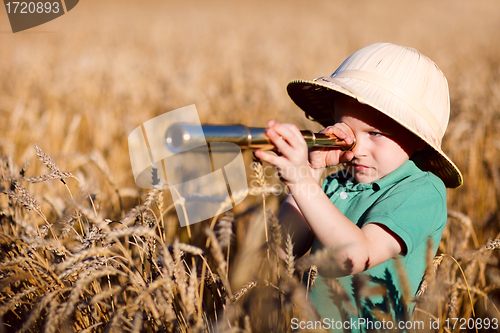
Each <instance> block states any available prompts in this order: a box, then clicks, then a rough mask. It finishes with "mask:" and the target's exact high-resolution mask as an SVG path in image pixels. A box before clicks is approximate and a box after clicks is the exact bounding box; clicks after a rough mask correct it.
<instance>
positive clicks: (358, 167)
mask: <svg viewBox="0 0 500 333" xmlns="http://www.w3.org/2000/svg"><path fill="white" fill-rule="evenodd" d="M348 166H349V167H352V168H354V169H355V170H356V171H366V170H368V169H370V167H369V166H366V165H364V164H359V163H349V164H348Z"/></svg>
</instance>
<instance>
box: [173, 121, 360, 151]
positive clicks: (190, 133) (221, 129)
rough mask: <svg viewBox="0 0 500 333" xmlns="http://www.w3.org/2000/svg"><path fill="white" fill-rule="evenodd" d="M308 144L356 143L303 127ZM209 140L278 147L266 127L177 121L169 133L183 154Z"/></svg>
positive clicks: (247, 146) (345, 146) (346, 146)
mask: <svg viewBox="0 0 500 333" xmlns="http://www.w3.org/2000/svg"><path fill="white" fill-rule="evenodd" d="M300 133H301V134H302V136H303V137H304V140H305V141H306V143H307V146H308V147H338V148H340V149H342V150H350V149H352V148H353V147H354V145H355V144H356V142H353V143H352V144H350V145H349V144H347V143H346V142H345V141H344V140H342V139H339V138H338V137H336V136H335V135H333V134H324V133H314V132H312V131H309V130H301V131H300ZM206 142H209V143H210V142H229V143H234V144H236V145H238V146H239V147H240V148H241V149H265V150H273V149H274V148H275V146H274V145H273V144H272V143H271V141H270V140H269V138H268V137H267V136H266V128H263V127H247V126H245V125H201V130H200V126H197V125H192V124H187V123H177V124H174V125H171V126H170V127H169V128H168V129H167V131H166V133H165V143H166V145H167V147H168V149H169V150H170V151H172V152H173V153H180V152H182V151H186V150H189V149H193V148H196V147H204V146H205V145H206Z"/></svg>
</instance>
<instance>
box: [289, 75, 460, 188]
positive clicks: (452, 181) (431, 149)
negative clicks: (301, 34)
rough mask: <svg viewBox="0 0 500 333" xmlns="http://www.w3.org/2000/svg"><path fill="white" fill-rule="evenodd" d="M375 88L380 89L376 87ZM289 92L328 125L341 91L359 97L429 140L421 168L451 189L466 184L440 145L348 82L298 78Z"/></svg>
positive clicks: (296, 101) (308, 115) (422, 157)
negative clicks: (343, 83)
mask: <svg viewBox="0 0 500 333" xmlns="http://www.w3.org/2000/svg"><path fill="white" fill-rule="evenodd" d="M372 88H373V89H376V87H372ZM287 91H288V94H289V95H290V97H291V99H292V100H293V101H294V102H295V104H297V106H298V107H300V108H301V109H302V110H303V111H304V112H305V113H306V116H307V117H308V118H309V119H311V120H313V121H316V122H319V123H320V124H321V125H323V126H325V127H326V126H330V125H333V124H334V123H335V115H334V113H333V108H332V105H333V100H334V99H335V97H336V96H338V94H339V93H340V94H343V95H347V96H349V97H352V98H355V99H357V100H358V101H359V102H361V103H363V104H367V105H369V106H371V107H372V108H374V109H376V110H378V111H380V112H381V113H383V114H385V115H386V116H388V117H390V118H391V119H393V120H394V121H396V122H397V123H398V124H400V125H401V126H403V127H405V128H406V129H408V130H409V131H410V132H412V133H413V134H415V135H416V136H417V137H419V138H420V139H422V140H423V141H424V142H425V143H427V146H426V147H425V148H424V150H423V151H422V152H421V153H420V154H421V158H420V167H421V168H422V169H423V170H425V171H430V172H432V173H434V174H435V175H436V176H438V177H439V178H440V179H441V180H442V181H443V182H444V184H445V186H446V187H448V188H457V187H460V186H461V185H462V184H463V177H462V174H461V172H460V170H459V169H458V167H457V166H456V165H455V164H454V163H453V162H452V161H451V159H450V158H449V157H448V156H447V155H446V154H445V153H444V152H443V151H442V149H441V147H440V146H439V145H438V144H436V143H435V142H433V141H431V140H429V139H427V138H426V137H425V136H423V135H422V134H420V133H419V132H418V131H416V130H415V129H413V128H412V127H411V126H409V125H408V124H406V123H405V122H403V121H402V120H401V119H398V118H397V117H394V116H393V115H392V114H390V113H388V112H386V111H385V109H384V107H383V106H381V105H377V103H374V102H371V101H369V100H364V99H362V98H361V97H360V96H359V95H356V93H355V92H353V91H354V90H351V89H348V86H347V85H344V87H342V86H340V85H338V84H336V83H334V82H321V81H316V80H315V81H310V80H295V81H292V82H290V83H289V84H288V86H287Z"/></svg>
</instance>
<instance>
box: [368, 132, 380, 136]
mask: <svg viewBox="0 0 500 333" xmlns="http://www.w3.org/2000/svg"><path fill="white" fill-rule="evenodd" d="M370 135H371V136H381V135H382V133H380V132H370Z"/></svg>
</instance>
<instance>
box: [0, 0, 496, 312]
mask: <svg viewBox="0 0 500 333" xmlns="http://www.w3.org/2000/svg"><path fill="white" fill-rule="evenodd" d="M499 32H500V3H499V2H498V1H494V0H442V1H431V0H421V1H412V2H410V1H398V0H380V1H369V0H359V1H331V0H328V1H326V0H315V1H297V0H290V1H260V0H259V1H222V0H216V1H201V0H200V1H191V0H188V1H182V2H181V1H156V0H149V1H131V0H120V1H118V0H107V1H97V0H85V1H80V3H79V4H78V5H77V6H76V7H75V8H74V9H73V10H72V11H71V12H69V13H67V14H65V15H63V16H62V17H60V18H58V19H56V20H54V21H51V22H49V23H46V24H44V25H41V26H39V27H35V28H33V29H30V30H27V31H24V32H19V33H16V34H13V33H12V32H11V30H10V25H9V22H8V18H7V15H6V12H5V11H4V10H0V154H2V156H9V158H11V161H12V163H13V164H15V165H17V166H18V168H21V167H22V166H23V165H25V164H26V163H28V162H31V165H30V166H29V167H27V169H26V170H27V171H26V174H27V175H30V176H33V175H39V174H42V173H44V170H43V169H42V168H43V165H41V163H37V162H36V152H35V150H34V149H33V145H37V146H39V147H40V148H42V149H43V151H44V152H46V153H47V154H48V155H49V156H51V157H52V158H53V159H54V160H55V161H56V162H57V163H58V166H59V167H60V168H61V170H64V171H68V172H71V173H73V174H74V175H76V176H77V177H78V178H79V179H80V181H81V182H82V183H84V184H85V187H86V188H87V189H88V190H89V191H90V193H92V194H93V195H94V196H95V198H96V203H97V205H98V209H100V210H101V212H102V213H103V214H104V215H108V216H119V215H120V214H121V215H123V214H124V213H125V212H126V211H127V209H130V208H131V207H133V206H134V205H135V204H136V203H137V197H140V196H141V195H143V194H144V192H142V190H141V189H139V188H137V187H136V185H135V184H134V179H133V175H132V170H131V166H130V160H129V155H128V145H127V137H128V135H129V133H130V132H131V131H132V130H133V129H134V128H136V127H137V126H139V125H140V124H142V123H143V122H145V121H147V120H149V119H151V118H153V117H155V116H158V115H160V114H162V113H164V112H167V111H171V110H174V109H177V108H180V107H183V106H186V105H190V104H195V105H196V107H197V109H198V113H199V114H200V118H201V121H202V122H205V123H222V124H233V123H244V124H246V125H249V126H260V127H265V125H266V123H267V120H269V119H275V120H278V121H285V122H291V123H294V124H296V125H297V126H298V127H299V128H304V129H312V130H319V129H320V128H321V127H320V126H319V125H318V124H315V123H312V122H311V121H309V120H307V119H306V118H305V117H304V114H303V112H302V111H301V110H300V109H299V108H298V107H297V106H295V105H294V103H293V102H292V101H291V100H290V98H289V97H288V95H287V93H286V85H287V83H288V82H289V81H291V80H295V79H313V78H316V77H318V76H323V75H329V74H331V73H333V71H334V70H335V69H336V68H337V66H339V65H340V63H341V62H342V61H343V60H344V59H345V58H346V57H347V56H349V55H350V54H351V53H353V52H354V51H356V50H358V49H359V48H361V47H363V46H366V45H369V44H371V43H375V42H391V43H395V44H400V45H404V46H409V47H413V48H416V49H417V50H419V51H420V52H422V53H423V54H425V55H427V56H428V57H429V58H431V59H432V60H433V61H434V62H435V63H436V64H438V66H439V67H440V68H441V70H442V71H443V72H444V74H445V75H446V77H447V79H448V82H449V86H450V98H451V120H450V123H449V126H448V129H447V132H446V135H445V138H444V142H443V148H444V151H445V152H447V153H448V154H449V156H450V157H451V159H452V160H453V161H454V162H455V163H456V164H457V165H458V167H459V168H460V169H461V171H462V173H463V175H464V185H463V186H462V187H461V188H459V189H456V190H449V192H448V207H449V210H451V211H454V212H458V213H460V214H463V216H462V215H460V216H462V217H463V218H466V219H465V220H464V219H462V220H460V219H459V221H458V222H457V221H455V222H453V221H451V222H450V223H449V227H448V230H447V231H446V232H445V235H444V238H443V243H442V244H441V247H440V251H442V252H446V253H450V254H453V255H454V256H455V257H460V255H461V253H462V254H463V253H465V252H467V251H469V252H470V251H474V250H477V249H479V248H481V247H482V246H483V247H484V245H485V244H487V243H488V242H491V241H492V240H494V239H498V237H499V235H498V233H499V232H500V217H499V215H498V208H499V204H500V154H499V152H500V122H499V121H498V120H499V118H500V39H499V38H498V33H499ZM246 158H247V160H248V161H249V162H251V156H246ZM91 161H94V162H95V164H96V165H99V168H100V170H101V171H102V170H105V171H106V174H103V172H97V171H96V169H92V167H91V166H89V163H90V162H91ZM96 161H97V162H96ZM251 173H252V171H251V170H250V169H249V174H251ZM105 179H112V184H111V185H110V182H109V181H105ZM268 182H269V183H276V182H278V180H276V179H268ZM68 183H69V185H70V186H77V185H75V184H71V181H68ZM115 188H118V189H119V191H120V195H121V196H122V200H123V202H121V203H120V204H123V207H121V210H120V209H118V208H117V206H118V203H117V199H116V196H113V193H114V192H113V191H114V190H115ZM28 189H29V190H30V192H31V193H33V195H34V196H35V197H37V198H38V200H39V201H40V203H41V205H42V210H44V211H46V215H47V216H48V218H49V220H50V218H52V219H56V218H57V216H56V215H55V214H53V216H52V217H51V215H50V214H49V211H50V210H51V208H50V205H51V204H49V202H52V205H53V203H54V202H57V200H58V199H57V198H58V197H59V196H67V192H65V191H66V190H65V189H64V188H61V186H52V185H50V184H48V183H42V184H31V185H30V187H28ZM134 196H135V199H134ZM127 197H128V200H129V201H130V202H129V204H128V205H127V202H126V200H127ZM168 197H169V195H166V198H167V199H166V200H167V201H168V200H170V199H169V198H168ZM42 198H47V200H43V199H42ZM257 199H258V198H257ZM257 199H256V198H252V197H249V198H247V199H246V200H245V202H244V203H242V204H241V205H242V206H241V207H240V208H238V207H237V209H236V210H238V209H240V213H241V212H244V211H248V209H250V208H251V207H252V206H254V205H256V204H258V203H259V200H257ZM134 200H135V201H134ZM266 200H267V201H268V203H267V204H268V206H267V208H270V209H271V210H273V211H274V212H277V210H278V205H279V201H280V200H281V198H277V197H273V196H269V197H267V199H266ZM261 204H262V203H261ZM241 214H243V213H241ZM455 220H457V219H455ZM54 221H55V220H54ZM464 221H465V222H464ZM201 224H203V223H201ZM453 226H455V227H453ZM452 228H456V230H454V229H452ZM243 230H245V227H244V225H243V226H241V227H240V229H239V233H240V234H241V233H243ZM181 233H182V230H180V229H173V230H171V231H170V236H169V237H170V238H171V239H172V238H173V237H174V235H176V234H181ZM463 235H467V237H468V238H463V237H462V236H463ZM236 237H237V239H239V238H238V237H240V238H241V237H242V236H241V235H240V236H238V235H237V236H236ZM454 237H455V238H454ZM459 244H460V248H459ZM459 250H460V251H462V252H460V251H459ZM496 251H497V252H498V249H497V250H496ZM493 252H494V251H493ZM497 252H495V253H493V254H492V258H493V259H491V260H490V261H488V263H484V265H488V267H489V268H488V269H487V270H486V268H483V269H482V270H480V269H476V270H475V272H476V273H471V274H476V275H474V276H475V277H474V281H476V280H477V283H476V282H473V283H472V284H471V285H474V284H475V285H476V287H477V288H479V289H481V288H482V289H481V290H483V293H484V290H485V289H484V288H486V287H487V286H489V287H490V289H488V290H490V291H488V292H486V294H485V295H486V296H484V295H482V296H481V295H480V294H479V292H478V291H476V293H475V294H474V293H473V296H474V297H475V301H477V300H481V302H482V301H483V300H484V298H485V297H486V298H488V297H490V298H491V297H497V296H498V295H497V294H495V293H496V292H497V291H495V290H497V289H495V288H491V287H492V286H500V278H499V277H498V275H497V273H498V260H496V258H497V257H498V253H497ZM464 258H465V257H464ZM463 260H466V259H463ZM467 260H469V259H467ZM468 262H469V261H467V263H468ZM464 265H465V262H464ZM484 267H486V266H484ZM488 272H489V273H488ZM495 276H496V277H495ZM471 279H472V278H471ZM457 288H458V287H457ZM457 288H455V289H457ZM458 289H459V288H458ZM479 289H478V290H479ZM460 292H461V293H463V294H464V295H465V294H467V292H466V291H463V290H461V291H460ZM461 295H462V294H461ZM494 295H497V296H494ZM467 302H469V301H468V298H466V296H464V302H463V303H467ZM484 303H485V304H486V303H487V302H486V301H484ZM490 307H491V306H490ZM469 310H470V309H469ZM464 311H465V310H464ZM467 313H469V312H467ZM496 314H497V315H498V312H496Z"/></svg>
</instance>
